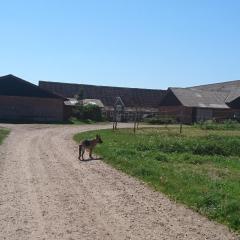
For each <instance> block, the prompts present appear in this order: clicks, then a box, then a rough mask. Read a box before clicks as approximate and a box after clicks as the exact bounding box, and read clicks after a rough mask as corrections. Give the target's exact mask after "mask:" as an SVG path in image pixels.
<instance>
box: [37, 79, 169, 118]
mask: <svg viewBox="0 0 240 240" xmlns="http://www.w3.org/2000/svg"><path fill="white" fill-rule="evenodd" d="M39 87H41V88H42V89H44V90H47V91H51V92H52V93H55V94H58V95H60V96H63V97H65V98H68V99H69V102H68V103H67V104H68V105H70V103H71V102H72V103H73V105H74V102H75V103H76V101H74V97H75V96H76V95H78V94H79V93H80V92H82V94H83V99H87V100H88V101H90V102H91V101H92V102H93V101H96V100H98V101H100V102H101V103H99V104H101V106H102V111H103V114H104V115H105V117H106V118H107V119H109V120H113V116H114V106H115V105H116V102H118V104H121V105H122V107H123V109H124V112H123V113H122V115H121V119H120V120H121V121H132V120H133V119H134V117H135V113H136V111H137V112H138V113H139V115H140V116H141V117H142V116H144V115H149V114H158V112H159V106H160V102H161V101H162V99H163V97H164V96H165V93H166V90H153V89H139V88H123V87H107V86H94V85H86V84H71V83H59V82H45V81H39Z"/></svg>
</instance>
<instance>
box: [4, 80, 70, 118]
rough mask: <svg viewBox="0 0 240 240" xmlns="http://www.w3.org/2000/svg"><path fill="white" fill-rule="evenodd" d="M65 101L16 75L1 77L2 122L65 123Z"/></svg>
mask: <svg viewBox="0 0 240 240" xmlns="http://www.w3.org/2000/svg"><path fill="white" fill-rule="evenodd" d="M65 100H66V99H65V98H63V97H61V96H58V95H56V94H54V93H51V92H48V91H46V90H43V89H41V88H40V87H38V86H36V85H34V84H32V83H30V82H27V81H25V80H23V79H21V78H18V77H16V76H14V75H6V76H2V77H0V120H2V121H24V122H28V121H29V122H56V121H63V120H64V101H65Z"/></svg>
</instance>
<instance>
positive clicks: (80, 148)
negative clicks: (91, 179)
mask: <svg viewBox="0 0 240 240" xmlns="http://www.w3.org/2000/svg"><path fill="white" fill-rule="evenodd" d="M81 154H82V144H80V145H79V155H78V159H79V160H81Z"/></svg>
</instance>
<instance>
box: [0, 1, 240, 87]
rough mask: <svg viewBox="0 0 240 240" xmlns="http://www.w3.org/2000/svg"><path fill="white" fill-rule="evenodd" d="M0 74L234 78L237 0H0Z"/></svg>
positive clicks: (147, 83) (154, 80)
mask: <svg viewBox="0 0 240 240" xmlns="http://www.w3.org/2000/svg"><path fill="white" fill-rule="evenodd" d="M0 9H1V14H0V75H5V74H9V73H12V74H14V75H16V76H19V77H22V78H24V79H26V80H29V81H31V82H33V83H38V80H47V81H59V82H74V83H85V84H96V85H111V86H126V87H140V88H157V89H165V88H167V87H168V86H176V87H177V86H178V87H184V86H192V85H199V84H205V83H212V82H219V81H228V80H236V79H240V31H239V30H240V14H239V12H240V1H239V0H225V1H223V0H165V1H164V0H85V1H81V0H38V1H33V0H0Z"/></svg>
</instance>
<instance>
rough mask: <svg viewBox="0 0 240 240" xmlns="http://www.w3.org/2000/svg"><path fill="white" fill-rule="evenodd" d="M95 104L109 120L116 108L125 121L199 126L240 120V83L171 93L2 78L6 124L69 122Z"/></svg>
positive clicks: (0, 98)
mask: <svg viewBox="0 0 240 240" xmlns="http://www.w3.org/2000/svg"><path fill="white" fill-rule="evenodd" d="M79 96H81V102H82V103H83V104H95V105H98V106H99V107H100V108H101V109H102V113H103V114H104V115H105V117H106V118H107V119H108V120H113V119H114V112H115V110H116V106H120V107H121V109H122V112H121V115H120V116H121V118H120V119H119V120H120V121H132V120H134V118H135V116H136V113H138V115H139V117H140V118H144V117H147V116H150V117H152V116H160V117H169V118H173V119H175V120H176V122H183V123H189V124H190V123H193V122H198V121H205V120H208V119H215V120H216V121H223V120H225V119H240V80H237V81H230V82H223V83H216V84H209V85H201V86H195V87H189V88H168V89H167V90H155V89H139V88H123V87H108V86H95V85H86V84H71V83H59V82H47V81H39V86H36V85H34V84H32V83H29V82H27V81H25V80H23V79H20V78H18V77H16V76H13V75H7V76H3V77H0V120H4V121H36V122H39V121H40V122H51V121H52V122H54V121H64V120H67V119H68V118H69V117H70V115H71V111H72V108H73V107H74V106H75V105H76V104H77V103H78V102H79V98H77V97H79Z"/></svg>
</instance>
